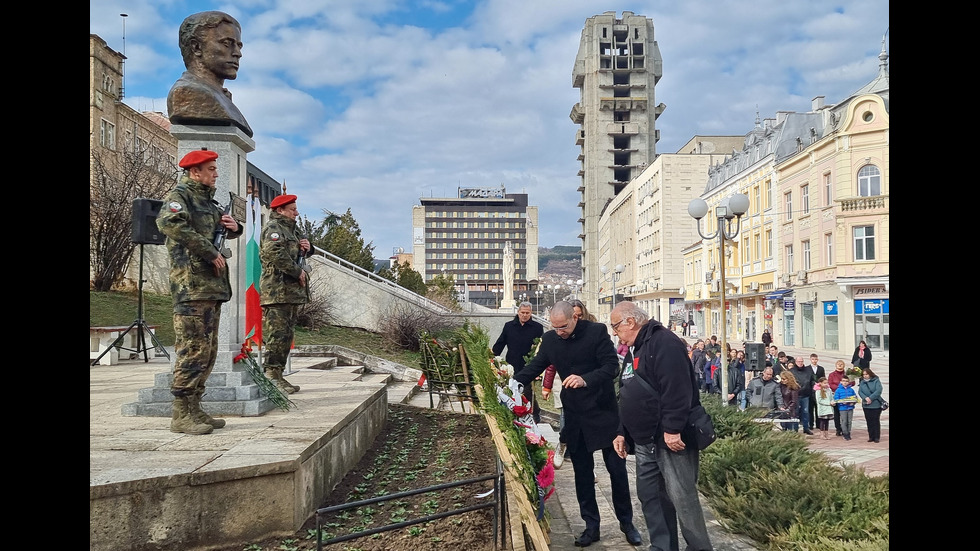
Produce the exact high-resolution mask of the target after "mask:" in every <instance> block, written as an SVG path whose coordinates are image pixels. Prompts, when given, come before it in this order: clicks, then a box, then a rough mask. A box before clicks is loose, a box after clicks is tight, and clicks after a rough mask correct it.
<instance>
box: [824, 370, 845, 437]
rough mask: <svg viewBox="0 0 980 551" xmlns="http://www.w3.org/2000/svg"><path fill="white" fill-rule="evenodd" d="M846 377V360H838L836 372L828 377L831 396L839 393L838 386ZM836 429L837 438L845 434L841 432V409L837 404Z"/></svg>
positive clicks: (835, 409) (835, 411) (835, 412)
mask: <svg viewBox="0 0 980 551" xmlns="http://www.w3.org/2000/svg"><path fill="white" fill-rule="evenodd" d="M845 375H846V374H845V373H844V360H837V363H836V364H834V370H833V371H831V372H830V375H827V384H829V385H830V395H831V396H833V395H834V393H835V392H837V387H838V385H840V380H841V378H842V377H844V376H845ZM834 429H836V430H837V436H841V435H842V434H844V433H843V432H841V427H840V408H839V407H838V406H837V404H834Z"/></svg>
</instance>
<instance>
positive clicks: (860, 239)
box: [854, 226, 875, 260]
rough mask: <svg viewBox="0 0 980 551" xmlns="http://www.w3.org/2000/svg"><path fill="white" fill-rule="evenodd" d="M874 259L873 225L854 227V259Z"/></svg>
mask: <svg viewBox="0 0 980 551" xmlns="http://www.w3.org/2000/svg"><path fill="white" fill-rule="evenodd" d="M874 259H875V227H874V226H855V227H854V260H874Z"/></svg>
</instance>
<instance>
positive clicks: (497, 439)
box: [478, 389, 551, 551]
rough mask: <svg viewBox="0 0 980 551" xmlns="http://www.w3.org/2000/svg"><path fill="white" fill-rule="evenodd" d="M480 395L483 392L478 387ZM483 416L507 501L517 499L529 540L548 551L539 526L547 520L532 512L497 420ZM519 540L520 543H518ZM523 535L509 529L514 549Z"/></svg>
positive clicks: (519, 544)
mask: <svg viewBox="0 0 980 551" xmlns="http://www.w3.org/2000/svg"><path fill="white" fill-rule="evenodd" d="M478 392H479V393H480V395H483V392H482V391H480V390H479V389H478ZM483 418H484V419H485V420H486V422H487V426H488V427H490V435H491V436H492V437H493V443H494V445H495V446H496V447H497V454H498V455H499V456H500V461H501V463H503V465H504V480H505V483H506V486H507V488H508V492H507V494H508V497H507V501H508V503H510V501H511V496H513V499H514V500H515V501H517V509H518V511H519V512H520V517H521V518H520V523H521V524H522V525H523V526H524V529H525V530H527V532H528V535H529V536H530V538H531V542H532V543H533V544H534V549H535V550H536V551H548V550H549V547H548V545H549V544H550V543H551V539H550V538H549V537H548V534H547V533H546V532H545V529H544V528H543V527H542V526H541V524H542V523H546V522H547V520H544V521H542V522H538V519H537V516H536V514H535V512H534V507H532V506H531V502H530V501H528V499H527V492H526V491H524V485H523V484H522V483H520V482H519V481H518V480H519V479H518V477H517V472H516V469H515V468H514V465H515V460H514V456H513V455H512V454H511V453H510V449H509V448H508V447H507V442H506V441H505V440H504V435H503V433H502V432H500V427H498V426H497V420H496V419H494V418H493V417H491V416H489V415H487V414H486V413H484V414H483ZM509 509H510V508H509ZM510 517H511V524H512V525H513V524H514V523H513V517H514V513H513V511H511V514H510ZM518 542H520V543H518ZM523 542H524V537H523V534H521V537H520V539H518V538H517V536H516V535H514V530H513V529H512V530H511V543H512V544H513V547H514V550H515V551H519V549H523V547H524V544H523Z"/></svg>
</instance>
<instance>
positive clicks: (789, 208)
mask: <svg viewBox="0 0 980 551" xmlns="http://www.w3.org/2000/svg"><path fill="white" fill-rule="evenodd" d="M783 209H785V210H786V220H792V219H793V192H792V191H788V192H786V195H783Z"/></svg>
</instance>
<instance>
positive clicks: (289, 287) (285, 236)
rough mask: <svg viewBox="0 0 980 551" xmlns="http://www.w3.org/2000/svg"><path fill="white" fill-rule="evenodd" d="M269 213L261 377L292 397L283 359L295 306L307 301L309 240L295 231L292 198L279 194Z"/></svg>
mask: <svg viewBox="0 0 980 551" xmlns="http://www.w3.org/2000/svg"><path fill="white" fill-rule="evenodd" d="M269 206H270V207H271V208H272V213H271V214H270V215H269V221H268V222H266V223H265V227H263V228H262V246H261V250H260V252H259V259H260V260H261V261H262V277H261V279H260V280H259V288H260V289H262V297H261V299H260V302H261V304H262V340H263V344H264V346H265V349H266V354H265V361H264V362H263V367H264V368H265V376H266V377H268V378H269V379H271V380H272V381H274V382H275V383H276V386H277V387H279V390H281V391H283V392H285V393H287V394H292V393H294V392H299V387H298V386H296V385H294V384H291V383H290V382H289V381H287V380H286V379H285V377H283V376H282V372H283V369H285V367H286V358H287V357H288V356H289V349H290V348H291V347H292V344H293V329H294V328H295V327H296V318H297V314H298V313H299V307H300V306H301V305H303V304H306V303H307V302H309V300H310V288H309V281H310V280H309V274H308V273H307V272H306V270H304V267H305V262H303V259H305V258H306V257H307V256H309V255H311V254H313V247H312V246H311V245H310V242H309V240H307V239H306V238H304V237H302V236H301V235H300V234H299V232H298V231H297V228H296V217H297V216H298V215H299V210H297V208H296V196H295V195H280V196H279V197H276V198H275V199H273V200H272V202H271V203H269Z"/></svg>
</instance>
